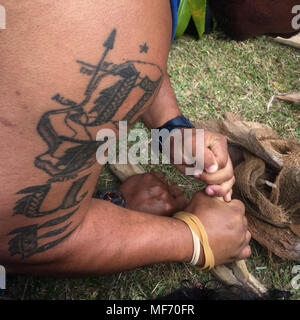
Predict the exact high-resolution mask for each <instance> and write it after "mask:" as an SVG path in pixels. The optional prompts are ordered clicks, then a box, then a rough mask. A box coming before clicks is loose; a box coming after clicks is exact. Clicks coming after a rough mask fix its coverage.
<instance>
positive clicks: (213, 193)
mask: <svg viewBox="0 0 300 320" xmlns="http://www.w3.org/2000/svg"><path fill="white" fill-rule="evenodd" d="M206 192H207V194H208V195H209V196H214V195H215V192H214V190H213V189H210V188H208V189H207V190H206Z"/></svg>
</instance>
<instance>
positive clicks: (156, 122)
mask: <svg viewBox="0 0 300 320" xmlns="http://www.w3.org/2000/svg"><path fill="white" fill-rule="evenodd" d="M180 115H181V112H180V110H179V108H178V104H177V101H176V96H175V93H174V91H173V89H172V86H171V83H170V79H169V77H168V75H167V73H166V72H165V74H164V80H163V83H162V85H161V88H160V90H159V92H158V94H157V97H156V99H155V100H154V102H153V104H152V105H151V106H150V107H149V108H148V109H147V111H146V112H145V113H144V114H143V116H142V120H143V122H144V123H145V125H146V126H147V127H148V128H149V129H155V128H158V127H160V126H162V125H163V124H164V123H166V122H167V121H169V120H171V119H173V118H176V117H178V116H180Z"/></svg>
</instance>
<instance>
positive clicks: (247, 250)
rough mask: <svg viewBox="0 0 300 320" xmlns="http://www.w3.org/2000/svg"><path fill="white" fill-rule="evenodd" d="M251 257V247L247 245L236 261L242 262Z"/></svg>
mask: <svg viewBox="0 0 300 320" xmlns="http://www.w3.org/2000/svg"><path fill="white" fill-rule="evenodd" d="M250 255H251V247H250V246H249V245H247V246H246V247H245V248H244V249H243V250H242V252H241V253H240V255H239V257H238V260H244V259H247V258H249V256H250Z"/></svg>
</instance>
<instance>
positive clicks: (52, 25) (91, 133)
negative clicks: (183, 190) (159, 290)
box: [0, 0, 250, 276]
mask: <svg viewBox="0 0 300 320" xmlns="http://www.w3.org/2000/svg"><path fill="white" fill-rule="evenodd" d="M2 4H3V5H4V6H5V8H6V11H7V18H8V19H7V20H8V21H9V24H8V26H7V30H4V31H3V30H1V33H0V38H1V41H0V45H1V50H0V61H1V65H0V68H1V79H0V105H1V116H0V122H1V137H2V139H1V140H0V150H1V154H0V159H1V164H2V165H1V171H0V181H1V186H2V190H1V193H0V204H1V213H0V264H2V265H4V266H5V267H6V268H7V270H8V271H9V272H18V273H31V274H46V275H80V276H84V275H102V274H107V273H114V272H118V271H122V270H128V269H132V268H136V267H138V266H141V265H146V264H153V263H158V262H163V261H189V260H190V259H191V256H192V251H193V244H192V237H191V233H190V231H189V229H188V227H187V226H186V225H185V224H184V223H183V222H181V221H178V220H176V219H173V218H171V217H162V216H154V215H151V214H147V213H144V212H139V211H135V210H132V209H123V208H119V207H117V206H115V205H113V204H111V203H109V202H106V201H102V200H97V199H92V194H93V191H94V187H95V185H96V182H97V179H98V176H99V173H100V172H101V169H102V167H101V166H100V165H99V164H98V163H97V162H96V159H95V152H96V150H97V148H98V146H99V142H98V141H96V139H95V138H96V135H97V132H98V131H99V130H100V129H103V128H110V129H113V130H114V131H116V132H118V126H117V123H118V121H119V120H123V121H125V120H126V121H128V123H129V125H130V126H131V125H133V124H134V123H135V121H136V120H137V119H138V118H139V117H140V116H142V115H143V117H145V118H143V120H144V121H145V123H146V124H147V125H148V124H150V125H151V127H152V128H155V127H158V126H159V125H160V124H161V123H164V122H166V121H168V120H169V119H171V118H173V117H174V116H176V115H177V114H180V112H179V109H178V106H177V104H176V99H175V96H174V93H173V94H172V95H171V96H170V92H172V90H171V88H170V86H169V81H168V78H167V76H166V65H167V58H168V52H169V49H170V38H171V24H172V21H171V12H170V5H169V1H167V0H165V1H161V0H155V1H151V2H148V1H145V2H144V1H139V0H130V1H129V0H123V1H120V0H118V1H111V0H110V1H108V0H103V1H94V0H87V1H84V2H83V1H76V0H75V1H74V0H64V1H55V2H53V1H38V2H35V3H34V4H32V3H31V2H22V3H20V2H19V1H16V0H9V1H8V0H5V1H2ZM107 8H109V10H108V9H107ZM124 17H126V19H124ZM158 34H159V37H158V36H157V35H158ZM167 101H171V103H170V105H169V104H167V103H166V102H167ZM162 106H164V112H159V111H158V110H161V109H162ZM168 108H169V109H168ZM224 157H225V158H227V157H228V155H226V154H225V155H224ZM216 159H217V160H216V161H217V162H218V159H219V157H218V156H216ZM225 167H226V165H222V161H220V163H218V170H217V172H214V173H211V176H210V177H211V182H212V183H213V184H214V183H218V184H220V185H222V183H224V182H226V181H228V180H230V179H231V178H232V175H231V176H230V174H228V171H227V170H225V171H224V172H219V171H221V170H219V169H220V168H225ZM218 172H219V173H218ZM214 175H216V177H218V179H217V181H218V182H215V181H216V180H214V179H213V177H214ZM227 193H228V190H225V191H224V193H223V194H224V195H225V194H227ZM234 203H235V205H233V204H232V203H231V204H229V205H227V204H220V203H219V202H216V201H215V200H213V199H212V198H209V197H205V201H204V200H203V197H202V196H195V197H194V199H193V201H192V204H194V205H191V206H190V207H188V208H187V210H189V211H190V212H193V213H195V214H197V215H198V216H199V218H200V219H201V216H202V215H204V214H205V212H209V213H210V216H213V217H215V219H218V224H219V223H221V225H224V227H225V228H227V229H226V230H227V231H226V230H222V232H220V230H219V229H218V224H213V223H209V221H210V220H208V222H207V223H206V222H205V219H208V218H206V217H207V215H206V214H205V216H203V219H204V220H203V223H204V224H205V225H206V227H207V229H208V230H207V232H208V234H209V237H210V241H211V243H212V246H213V250H214V251H215V255H216V261H217V262H218V263H224V262H226V261H231V260H232V259H243V258H245V257H247V256H248V255H249V254H250V252H249V246H248V242H247V241H248V238H247V237H246V235H247V231H246V230H245V221H244V219H242V218H240V217H241V216H243V213H244V208H243V205H242V204H241V203H239V202H234ZM195 204H197V205H195ZM225 208H226V210H225ZM231 216H232V217H239V218H232V219H231ZM222 221H223V224H222ZM226 221H229V222H228V223H227V222H226ZM230 222H231V223H230ZM241 230H243V232H241ZM162 235H163V236H162ZM245 239H247V240H245ZM241 243H242V245H241ZM145 252H147V255H145ZM202 259H204V257H202ZM201 263H203V261H202V262H201Z"/></svg>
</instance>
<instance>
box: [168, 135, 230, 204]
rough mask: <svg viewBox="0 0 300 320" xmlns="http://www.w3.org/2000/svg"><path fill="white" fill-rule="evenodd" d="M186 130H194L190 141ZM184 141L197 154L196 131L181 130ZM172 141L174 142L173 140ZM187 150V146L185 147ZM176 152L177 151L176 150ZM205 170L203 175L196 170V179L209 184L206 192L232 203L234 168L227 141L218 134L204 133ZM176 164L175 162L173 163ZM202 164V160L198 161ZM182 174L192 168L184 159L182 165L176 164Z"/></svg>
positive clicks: (172, 144) (172, 146)
mask: <svg viewBox="0 0 300 320" xmlns="http://www.w3.org/2000/svg"><path fill="white" fill-rule="evenodd" d="M184 130H193V132H192V135H190V136H189V137H188V139H184V132H185V131H184ZM181 132H182V137H183V139H182V141H185V143H187V144H188V145H190V146H191V148H192V150H193V153H192V154H193V155H195V154H196V129H181ZM171 141H172V140H171ZM185 148H187V146H186V145H185ZM175 152H176V150H175ZM174 154H175V153H174V143H173V142H171V159H172V160H173V155H174ZM203 154H204V170H203V172H202V173H200V172H197V170H195V174H194V177H195V178H197V179H200V180H201V181H203V182H204V183H206V184H207V187H206V189H205V192H206V194H207V195H209V196H216V197H224V200H225V201H226V202H229V201H231V196H232V186H233V185H234V183H235V178H234V172H233V166H232V162H231V159H230V157H229V154H228V147H227V139H226V138H225V137H224V136H223V135H221V134H218V133H214V132H210V131H208V130H205V131H204V153H203ZM173 163H174V161H173ZM198 163H200V160H199V161H198ZM174 166H175V167H176V168H177V169H178V170H179V171H180V172H182V173H185V170H186V168H187V167H189V168H192V167H193V165H188V164H187V163H186V162H185V161H184V157H183V159H182V164H174Z"/></svg>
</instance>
